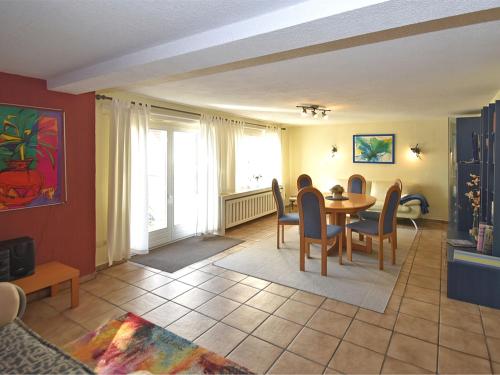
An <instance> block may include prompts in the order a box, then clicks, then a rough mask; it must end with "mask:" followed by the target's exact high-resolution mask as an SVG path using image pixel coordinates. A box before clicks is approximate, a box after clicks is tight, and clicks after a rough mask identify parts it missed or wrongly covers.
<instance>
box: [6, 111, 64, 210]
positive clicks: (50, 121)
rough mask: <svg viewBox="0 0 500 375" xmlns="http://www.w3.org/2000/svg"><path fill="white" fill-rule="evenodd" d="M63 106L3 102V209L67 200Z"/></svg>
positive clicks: (54, 203) (59, 202) (31, 206)
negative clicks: (61, 107)
mask: <svg viewBox="0 0 500 375" xmlns="http://www.w3.org/2000/svg"><path fill="white" fill-rule="evenodd" d="M65 143H66V142H65V114H64V111H63V110H60V109H52V108H41V107H32V106H23V105H18V104H7V103H0V213H1V212H9V211H12V210H19V209H24V208H33V207H42V206H48V205H57V204H63V203H66V159H65V157H66V149H65V147H66V145H65Z"/></svg>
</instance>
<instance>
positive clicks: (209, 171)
mask: <svg viewBox="0 0 500 375" xmlns="http://www.w3.org/2000/svg"><path fill="white" fill-rule="evenodd" d="M243 126H244V123H243V122H242V121H233V120H228V119H224V118H221V117H218V116H213V115H208V114H202V115H201V118H200V138H199V143H198V145H199V146H198V147H199V149H198V157H199V161H198V168H199V169H198V199H197V200H198V203H199V204H198V215H197V225H196V232H197V233H199V234H200V233H217V232H218V231H219V229H220V226H221V223H220V222H219V216H220V215H219V210H220V194H222V193H226V192H232V191H234V189H235V170H236V165H235V159H236V147H237V146H236V145H237V142H238V138H239V137H240V136H241V135H242V134H243Z"/></svg>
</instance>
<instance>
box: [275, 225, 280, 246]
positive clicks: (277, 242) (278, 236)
mask: <svg viewBox="0 0 500 375" xmlns="http://www.w3.org/2000/svg"><path fill="white" fill-rule="evenodd" d="M276 248H277V249H279V248H280V225H279V223H278V232H277V233H276Z"/></svg>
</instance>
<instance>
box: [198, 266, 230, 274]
mask: <svg viewBox="0 0 500 375" xmlns="http://www.w3.org/2000/svg"><path fill="white" fill-rule="evenodd" d="M200 271H203V272H207V273H211V274H212V275H215V276H219V275H220V274H223V273H224V272H226V269H225V268H222V267H217V266H214V265H213V264H208V265H206V266H204V267H202V268H200Z"/></svg>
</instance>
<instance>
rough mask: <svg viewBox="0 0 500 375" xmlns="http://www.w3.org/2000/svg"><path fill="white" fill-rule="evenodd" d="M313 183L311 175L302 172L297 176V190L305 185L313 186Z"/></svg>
mask: <svg viewBox="0 0 500 375" xmlns="http://www.w3.org/2000/svg"><path fill="white" fill-rule="evenodd" d="M312 184H313V181H312V178H311V177H310V176H309V175H307V174H301V175H300V176H299V177H298V178H297V191H300V189H303V188H305V187H308V186H312Z"/></svg>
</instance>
